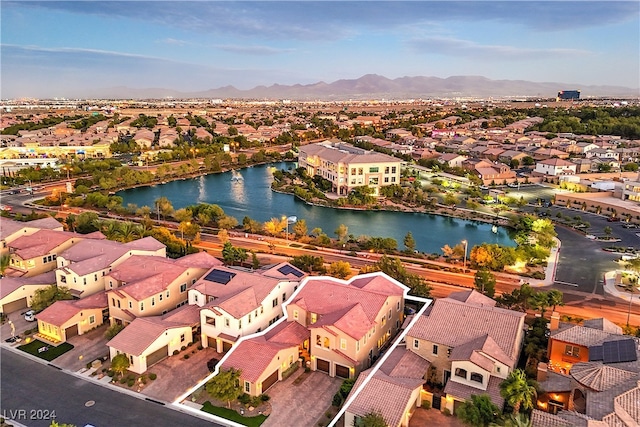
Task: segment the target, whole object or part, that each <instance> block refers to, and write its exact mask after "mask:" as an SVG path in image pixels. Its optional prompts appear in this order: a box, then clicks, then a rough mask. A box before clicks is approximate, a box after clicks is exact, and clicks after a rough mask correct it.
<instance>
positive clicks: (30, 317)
mask: <svg viewBox="0 0 640 427" xmlns="http://www.w3.org/2000/svg"><path fill="white" fill-rule="evenodd" d="M24 320H26V321H27V322H35V321H36V320H38V319H36V312H35V311H33V310H29V311H27V312H26V313H25V314H24Z"/></svg>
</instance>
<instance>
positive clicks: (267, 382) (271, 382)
mask: <svg viewBox="0 0 640 427" xmlns="http://www.w3.org/2000/svg"><path fill="white" fill-rule="evenodd" d="M277 381H278V370H277V369H276V370H275V371H274V372H273V374H271V375H269V376H268V377H267V379H266V380H264V381H262V392H263V393H264V392H266V391H267V390H269V387H271V386H272V385H274V384H275V383H276V382H277Z"/></svg>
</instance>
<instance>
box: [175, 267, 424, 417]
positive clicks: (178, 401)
mask: <svg viewBox="0 0 640 427" xmlns="http://www.w3.org/2000/svg"><path fill="white" fill-rule="evenodd" d="M380 275H383V276H385V278H386V279H388V280H390V281H391V282H393V283H394V284H395V285H397V286H399V287H400V288H401V289H402V291H403V294H404V300H405V303H406V301H412V302H419V303H424V307H422V308H421V309H420V311H419V312H417V313H416V314H415V315H414V318H413V319H412V321H411V322H410V323H409V326H408V327H407V328H406V329H405V330H404V331H403V332H402V333H401V334H400V335H399V336H398V337H397V338H396V341H395V342H394V344H393V345H391V346H390V347H389V348H388V349H387V352H386V353H385V355H384V356H383V357H382V358H381V359H380V360H379V363H377V364H376V366H375V367H374V368H373V369H374V370H373V371H372V372H371V373H372V374H373V373H374V372H375V371H377V370H378V369H379V367H380V365H381V364H382V363H383V362H384V361H385V360H386V359H387V357H388V356H389V354H390V353H391V350H393V349H395V348H396V347H397V346H398V344H399V343H400V341H402V340H403V339H404V337H405V335H406V334H407V331H408V330H409V329H411V327H413V325H414V323H415V322H416V321H417V319H418V316H419V315H422V313H424V311H425V310H426V309H427V307H429V305H430V304H431V302H432V301H433V300H431V299H427V298H420V297H415V296H411V295H409V294H408V292H409V290H410V289H409V287H407V286H406V285H404V284H403V283H401V282H399V281H397V280H396V279H394V278H392V277H390V276H388V275H386V274H384V273H382V272H381V271H376V272H373V273H365V274H358V275H356V276H353V277H351V278H350V279H349V280H343V279H338V278H335V277H331V276H307V277H305V278H304V279H303V280H302V282H300V286H298V289H296V290H295V291H294V292H293V294H291V296H290V297H289V298H288V299H287V301H286V302H284V303H282V311H283V316H282V318H281V319H279V320H278V321H277V322H275V323H273V324H272V325H270V326H269V327H267V328H266V329H265V330H263V331H260V332H255V333H253V334H249V335H245V336H242V337H240V339H239V340H238V341H237V342H236V344H235V345H234V346H233V347H232V349H231V350H230V351H228V352H227V354H225V355H224V356H223V357H222V359H220V361H219V362H218V363H217V364H216V368H215V369H214V371H213V372H211V373H210V374H209V375H207V376H206V377H205V378H204V379H202V380H200V381H199V382H198V383H197V384H196V385H194V386H192V387H190V388H189V389H188V390H187V391H186V392H184V393H183V394H181V395H180V396H178V397H177V398H176V399H175V400H174V401H173V402H172V405H174V406H176V407H178V408H180V410H184V411H187V412H194V413H198V414H200V416H202V415H203V414H206V416H208V417H209V418H211V419H213V420H215V421H216V422H219V423H223V424H226V425H228V426H230V427H244V426H243V425H242V424H238V423H235V422H233V421H231V420H228V419H226V418H221V417H218V416H216V415H213V414H209V413H207V412H204V411H202V410H200V409H195V408H193V407H191V406H188V405H185V404H184V403H181V402H182V401H184V400H186V399H187V398H188V397H189V396H190V395H191V394H193V393H194V392H195V391H196V390H198V389H199V388H200V387H203V386H204V385H205V384H206V383H207V382H208V381H209V380H210V379H211V378H213V377H215V376H216V375H218V373H219V370H220V367H221V366H222V365H223V363H224V362H225V361H226V359H227V358H228V357H229V355H230V354H231V353H232V352H233V349H234V348H236V347H237V346H238V345H239V344H240V343H241V342H242V341H245V340H247V339H250V338H255V337H258V336H263V335H265V334H267V333H268V332H269V331H270V330H271V329H273V328H275V327H276V326H278V325H280V324H281V323H282V322H286V321H287V319H288V315H287V309H286V308H287V306H288V305H289V303H290V302H291V301H293V300H294V299H295V297H296V296H297V295H298V294H299V293H300V291H301V290H302V289H303V288H304V286H306V284H307V283H309V282H311V281H324V280H330V281H332V282H335V283H341V284H344V285H350V284H351V282H353V281H354V280H355V279H362V278H368V277H373V276H380ZM370 378H371V375H369V376H368V377H367V378H366V379H365V380H364V381H363V384H362V385H361V386H360V387H359V388H358V389H357V390H356V392H357V393H359V392H360V390H361V389H362V388H363V387H364V385H365V384H366V383H368V382H369V380H370ZM357 393H355V394H354V396H352V397H351V398H349V399H348V400H347V402H345V404H344V405H343V406H342V409H341V410H340V411H339V412H338V413H337V414H336V416H335V418H334V419H333V420H332V421H331V423H330V424H329V426H327V427H333V426H334V425H335V423H336V422H337V420H338V419H339V418H340V417H341V416H342V414H344V411H345V409H346V407H347V406H348V405H347V404H348V403H351V401H353V399H354V398H355V395H356V394H357Z"/></svg>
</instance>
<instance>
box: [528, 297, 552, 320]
mask: <svg viewBox="0 0 640 427" xmlns="http://www.w3.org/2000/svg"><path fill="white" fill-rule="evenodd" d="M530 304H531V306H533V308H535V309H536V310H540V315H541V316H542V317H544V312H545V311H547V308H549V296H548V295H547V293H546V292H536V293H535V294H533V296H532V297H531V300H530Z"/></svg>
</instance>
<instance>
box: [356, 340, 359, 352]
mask: <svg viewBox="0 0 640 427" xmlns="http://www.w3.org/2000/svg"><path fill="white" fill-rule="evenodd" d="M358 351H360V341H356V352H358Z"/></svg>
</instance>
